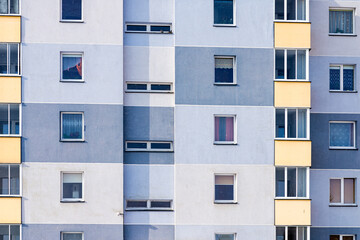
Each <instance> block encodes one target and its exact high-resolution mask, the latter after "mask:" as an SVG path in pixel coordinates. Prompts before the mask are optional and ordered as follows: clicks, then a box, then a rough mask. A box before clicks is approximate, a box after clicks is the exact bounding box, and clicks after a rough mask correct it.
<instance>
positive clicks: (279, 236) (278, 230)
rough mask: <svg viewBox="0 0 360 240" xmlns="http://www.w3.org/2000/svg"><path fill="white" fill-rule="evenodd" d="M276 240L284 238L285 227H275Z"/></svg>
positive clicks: (283, 239)
mask: <svg viewBox="0 0 360 240" xmlns="http://www.w3.org/2000/svg"><path fill="white" fill-rule="evenodd" d="M276 240H285V227H277V228H276Z"/></svg>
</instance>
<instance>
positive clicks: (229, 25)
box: [213, 24, 236, 28]
mask: <svg viewBox="0 0 360 240" xmlns="http://www.w3.org/2000/svg"><path fill="white" fill-rule="evenodd" d="M213 27H230V28H235V27H236V24H213Z"/></svg>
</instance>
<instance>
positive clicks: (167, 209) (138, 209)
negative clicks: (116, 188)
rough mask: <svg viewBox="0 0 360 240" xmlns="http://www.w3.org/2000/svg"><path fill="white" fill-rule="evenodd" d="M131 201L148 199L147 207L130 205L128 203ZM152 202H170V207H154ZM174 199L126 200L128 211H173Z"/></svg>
mask: <svg viewBox="0 0 360 240" xmlns="http://www.w3.org/2000/svg"><path fill="white" fill-rule="evenodd" d="M129 201H130V202H131V201H144V202H145V201H146V208H142V207H128V206H127V203H128V202H129ZM151 202H170V208H153V207H151ZM173 206H174V204H173V200H172V199H127V200H126V208H125V210H126V211H172V210H174V208H173Z"/></svg>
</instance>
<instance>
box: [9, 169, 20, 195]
mask: <svg viewBox="0 0 360 240" xmlns="http://www.w3.org/2000/svg"><path fill="white" fill-rule="evenodd" d="M10 194H11V195H19V194H20V166H19V165H10Z"/></svg>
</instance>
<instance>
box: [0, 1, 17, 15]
mask: <svg viewBox="0 0 360 240" xmlns="http://www.w3.org/2000/svg"><path fill="white" fill-rule="evenodd" d="M0 2H1V0H0ZM10 13H11V14H19V0H10Z"/></svg>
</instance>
